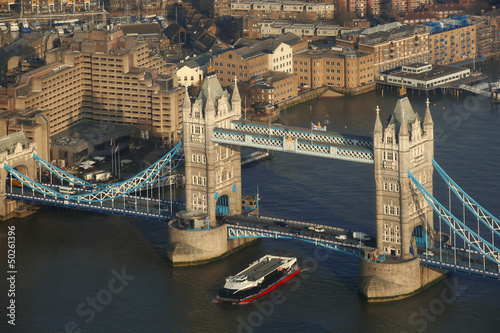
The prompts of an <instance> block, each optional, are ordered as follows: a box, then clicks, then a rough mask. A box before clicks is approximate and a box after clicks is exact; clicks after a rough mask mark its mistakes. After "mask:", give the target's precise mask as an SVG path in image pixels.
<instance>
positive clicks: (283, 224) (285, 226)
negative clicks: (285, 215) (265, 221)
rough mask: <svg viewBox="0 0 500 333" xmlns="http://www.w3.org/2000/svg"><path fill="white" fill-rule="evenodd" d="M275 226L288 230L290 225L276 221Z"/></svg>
mask: <svg viewBox="0 0 500 333" xmlns="http://www.w3.org/2000/svg"><path fill="white" fill-rule="evenodd" d="M274 224H276V225H277V226H278V227H284V228H288V226H289V224H288V223H286V222H283V221H276V222H274Z"/></svg>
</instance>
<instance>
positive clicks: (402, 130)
mask: <svg viewBox="0 0 500 333" xmlns="http://www.w3.org/2000/svg"><path fill="white" fill-rule="evenodd" d="M401 117H402V118H401V127H400V129H399V136H402V135H408V122H407V121H406V117H405V112H404V109H403V110H402V112H401Z"/></svg>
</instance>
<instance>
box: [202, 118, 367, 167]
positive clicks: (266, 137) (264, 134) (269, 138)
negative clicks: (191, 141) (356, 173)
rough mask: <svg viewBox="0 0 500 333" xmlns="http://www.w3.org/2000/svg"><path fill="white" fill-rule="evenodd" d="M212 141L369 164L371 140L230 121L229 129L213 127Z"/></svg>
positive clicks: (280, 126) (279, 125)
mask: <svg viewBox="0 0 500 333" xmlns="http://www.w3.org/2000/svg"><path fill="white" fill-rule="evenodd" d="M211 140H212V141H213V142H217V143H224V144H231V145H239V146H245V147H253V148H259V149H269V150H276V151H286V152H293V153H297V154H304V155H312V156H321V157H327V158H334V159H341V160H348V161H353V162H361V163H367V164H373V139H372V138H370V137H367V136H360V135H346V134H342V133H336V132H327V131H322V130H310V131H307V130H305V129H304V128H298V127H291V126H283V125H281V124H272V126H271V125H270V126H265V125H263V124H262V123H256V122H249V121H244V120H240V121H234V122H232V123H231V128H214V132H213V137H212V138H211Z"/></svg>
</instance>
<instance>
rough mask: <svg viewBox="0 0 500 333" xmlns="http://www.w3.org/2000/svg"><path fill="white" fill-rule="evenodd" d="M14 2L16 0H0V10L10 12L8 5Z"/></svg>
mask: <svg viewBox="0 0 500 333" xmlns="http://www.w3.org/2000/svg"><path fill="white" fill-rule="evenodd" d="M15 4H16V0H2V1H0V12H3V13H5V12H10V7H12V6H13V5H15Z"/></svg>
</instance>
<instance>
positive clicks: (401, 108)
mask: <svg viewBox="0 0 500 333" xmlns="http://www.w3.org/2000/svg"><path fill="white" fill-rule="evenodd" d="M403 119H404V121H405V122H406V124H405V125H406V127H407V128H408V124H411V123H413V122H414V121H415V119H417V114H416V113H415V111H414V110H413V107H412V106H411V104H410V100H409V99H408V97H406V96H404V97H402V98H400V99H399V100H398V102H397V103H396V107H395V108H394V112H393V113H392V114H391V117H390V119H389V124H390V125H392V124H394V125H395V126H396V132H397V131H398V130H399V127H400V126H401V124H402V122H403Z"/></svg>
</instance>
